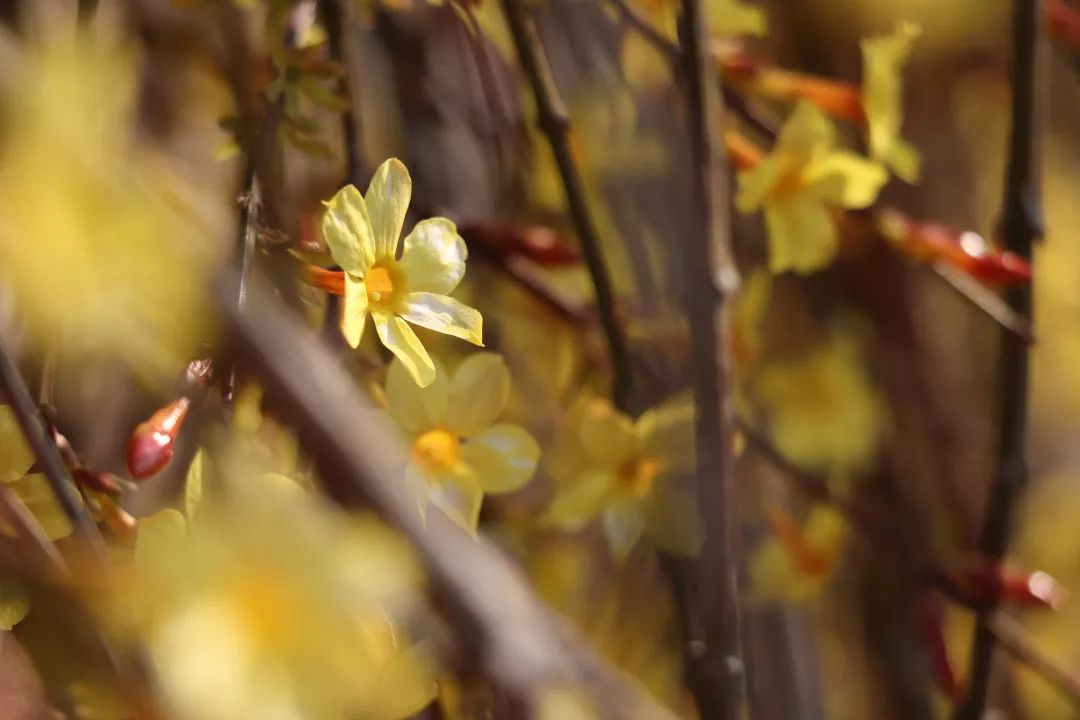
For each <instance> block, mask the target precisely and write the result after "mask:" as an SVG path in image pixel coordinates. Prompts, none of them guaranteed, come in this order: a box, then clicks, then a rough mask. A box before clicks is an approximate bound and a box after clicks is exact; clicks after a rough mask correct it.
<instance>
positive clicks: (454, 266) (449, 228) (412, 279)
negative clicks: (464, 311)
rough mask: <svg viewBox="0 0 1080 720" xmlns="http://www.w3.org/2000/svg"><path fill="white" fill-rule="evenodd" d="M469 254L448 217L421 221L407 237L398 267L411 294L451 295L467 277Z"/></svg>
mask: <svg viewBox="0 0 1080 720" xmlns="http://www.w3.org/2000/svg"><path fill="white" fill-rule="evenodd" d="M468 257H469V251H468V250H467V249H466V247H465V241H464V240H462V239H461V236H460V235H458V231H457V226H455V225H454V223H452V222H450V221H449V220H447V219H446V218H428V219H427V220H421V221H420V222H418V223H417V224H416V227H414V228H413V231H412V232H411V233H409V235H408V236H407V237H406V238H405V244H404V247H403V248H402V253H401V262H400V263H399V264H398V267H399V269H400V270H401V273H402V275H404V276H405V284H406V287H407V288H408V289H409V290H410V291H417V292H430V293H438V294H440V295H446V294H449V293H450V292H452V291H453V290H454V288H456V287H457V286H458V283H459V282H461V278H462V277H464V276H465V260H466V259H467V258H468Z"/></svg>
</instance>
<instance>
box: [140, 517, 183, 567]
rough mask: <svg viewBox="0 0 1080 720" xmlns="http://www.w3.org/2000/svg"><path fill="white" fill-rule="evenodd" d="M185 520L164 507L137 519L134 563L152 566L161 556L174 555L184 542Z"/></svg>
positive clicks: (141, 565)
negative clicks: (137, 528) (137, 531)
mask: <svg viewBox="0 0 1080 720" xmlns="http://www.w3.org/2000/svg"><path fill="white" fill-rule="evenodd" d="M186 531H187V522H186V521H185V520H184V516H183V515H181V514H180V513H179V512H178V511H176V510H173V509H172V508H165V509H164V510H160V511H158V512H156V513H154V514H153V515H151V516H149V517H145V518H143V519H142V520H140V521H139V534H138V536H137V537H136V538H135V564H136V565H138V566H140V567H144V568H152V567H154V564H155V563H157V562H160V561H161V559H162V558H167V557H170V556H174V555H175V554H176V553H177V552H178V550H179V548H180V547H181V546H182V544H183V542H184V535H185V533H186Z"/></svg>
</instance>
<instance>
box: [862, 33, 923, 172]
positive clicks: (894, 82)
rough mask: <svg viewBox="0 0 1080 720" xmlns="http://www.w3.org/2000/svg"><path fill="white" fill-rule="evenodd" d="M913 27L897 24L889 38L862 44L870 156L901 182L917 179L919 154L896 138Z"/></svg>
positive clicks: (903, 141) (864, 96) (901, 112)
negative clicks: (902, 76)
mask: <svg viewBox="0 0 1080 720" xmlns="http://www.w3.org/2000/svg"><path fill="white" fill-rule="evenodd" d="M919 34H920V30H919V27H918V26H917V25H913V24H911V23H901V24H900V25H899V26H898V27H897V28H896V31H895V32H893V33H892V34H891V35H885V36H882V37H874V38H867V39H865V40H863V41H862V53H863V78H862V92H863V108H864V109H865V111H866V123H867V133H868V136H869V145H870V156H871V157H872V158H874V159H875V160H878V161H880V162H882V163H884V164H885V165H886V166H888V167H889V169H891V170H892V171H893V172H894V173H896V176H897V177H899V178H900V179H901V180H904V181H905V182H909V183H914V182H918V180H919V165H920V158H919V152H918V150H916V149H915V148H914V147H912V146H911V144H910V143H908V142H906V141H905V140H904V139H903V138H901V137H900V125H901V124H902V123H903V119H904V109H903V81H902V78H901V70H902V69H903V66H904V64H905V63H906V62H907V60H908V57H909V56H910V55H911V47H912V44H913V43H914V41H915V39H916V38H917V37H919Z"/></svg>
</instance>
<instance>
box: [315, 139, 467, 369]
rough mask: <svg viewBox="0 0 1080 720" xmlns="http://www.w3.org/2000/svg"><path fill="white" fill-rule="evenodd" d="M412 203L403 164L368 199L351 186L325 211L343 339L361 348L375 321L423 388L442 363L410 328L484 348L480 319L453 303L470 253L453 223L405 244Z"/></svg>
mask: <svg viewBox="0 0 1080 720" xmlns="http://www.w3.org/2000/svg"><path fill="white" fill-rule="evenodd" d="M411 195H412V179H411V178H410V177H409V171H408V170H406V169H405V166H404V165H403V164H402V163H401V162H400V161H399V160H396V159H393V158H391V159H390V160H387V161H386V162H384V163H383V164H382V165H380V166H379V169H378V170H376V171H375V176H374V177H373V178H372V180H371V185H369V186H368V191H367V195H366V196H362V195H361V194H360V191H359V190H357V189H356V187H355V186H353V185H347V186H345V187H344V188H342V189H341V190H339V191H338V192H337V194H336V195H334V197H333V198H332V199H331V200H330V202H328V203H326V206H327V210H326V214H325V215H324V216H323V221H322V234H323V239H324V240H325V241H326V244H327V246H328V247H329V248H330V253H331V254H332V255H333V257H334V261H335V262H336V263H337V264H338V265H339V266H341V269H342V270H344V271H345V300H344V303H342V306H343V307H342V313H341V331H342V334H344V336H345V340H346V341H347V342H348V343H349V345H350V346H352V347H356V346H357V345H359V344H360V338H361V336H362V334H363V332H364V325H365V323H366V322H367V316H368V314H369V313H370V314H371V316H372V318H374V320H375V329H376V330H377V331H378V333H379V339H380V340H382V343H383V345H385V346H386V347H387V348H389V349H390V351H391V352H393V353H394V355H396V356H397V358H398V359H399V360H400V361H401V363H402V364H403V365H404V367H405V369H406V370H408V372H409V374H410V375H411V376H412V377H413V378H414V379H415V380H416V382H417V383H419V384H420V385H422V386H426V385H429V384H430V383H431V382H432V381H433V380H434V379H435V363H434V362H433V361H432V359H431V357H430V356H429V355H428V353H427V350H425V349H424V346H423V345H422V344H421V342H420V339H419V338H417V337H416V333H414V332H413V330H412V328H411V327H409V323H412V324H414V325H419V326H420V327H425V328H428V329H430V330H435V331H436V332H441V333H445V334H447V335H453V336H454V337H458V338H461V339H463V340H467V341H469V342H471V343H473V344H474V345H481V346H482V345H483V340H482V337H481V336H482V319H481V317H480V313H479V312H477V311H476V310H474V309H473V308H471V307H468V306H466V305H463V304H462V303H460V302H458V301H457V300H454V299H453V298H451V297H449V296H448V293H450V292H452V291H453V290H454V288H456V287H457V285H458V283H459V282H461V278H462V277H463V276H464V275H465V260H466V258H467V257H468V251H467V250H466V248H465V241H464V240H462V239H461V236H460V235H458V233H457V228H456V227H455V225H454V223H452V222H450V221H449V220H447V219H446V218H438V217H436V218H428V219H427V220H421V221H420V222H419V223H417V224H416V227H415V228H413V231H412V232H411V233H409V235H408V236H407V237H406V238H405V242H404V245H403V247H402V251H401V258H400V259H399V258H398V256H397V249H398V238H399V236H400V235H401V227H402V224H403V223H404V222H405V211H406V209H407V208H408V206H409V198H410V197H411Z"/></svg>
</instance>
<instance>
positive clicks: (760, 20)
mask: <svg viewBox="0 0 1080 720" xmlns="http://www.w3.org/2000/svg"><path fill="white" fill-rule="evenodd" d="M705 26H706V27H707V28H708V30H709V34H710V35H712V36H719V37H734V36H736V35H755V36H761V35H764V34H765V31H766V30H767V28H768V24H767V23H766V21H765V12H764V11H763V10H761V8H757V7H754V6H753V5H748V4H746V3H743V2H741V1H740V0H707V2H706V3H705Z"/></svg>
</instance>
